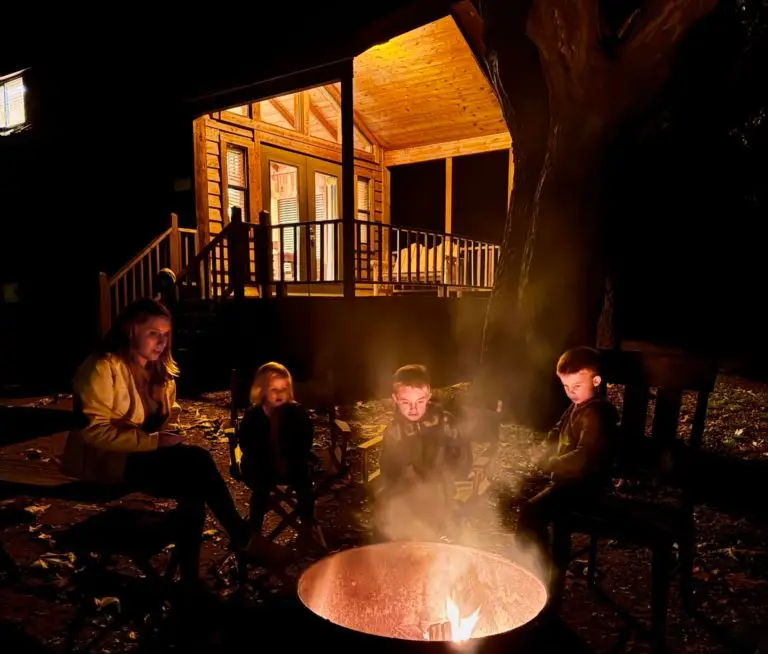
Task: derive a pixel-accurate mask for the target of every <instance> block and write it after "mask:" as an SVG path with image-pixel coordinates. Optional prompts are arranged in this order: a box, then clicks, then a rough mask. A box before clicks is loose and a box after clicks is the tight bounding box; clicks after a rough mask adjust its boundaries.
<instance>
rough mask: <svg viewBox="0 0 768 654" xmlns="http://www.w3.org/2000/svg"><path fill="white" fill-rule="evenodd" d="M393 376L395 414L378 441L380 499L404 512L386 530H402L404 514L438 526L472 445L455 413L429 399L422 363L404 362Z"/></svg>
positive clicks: (447, 511) (467, 464) (468, 461)
mask: <svg viewBox="0 0 768 654" xmlns="http://www.w3.org/2000/svg"><path fill="white" fill-rule="evenodd" d="M392 382H393V383H392V400H393V401H394V403H395V416H394V419H393V420H392V423H391V424H390V425H389V427H388V428H387V430H386V432H385V433H384V440H383V443H382V450H381V459H380V462H379V467H380V471H381V482H382V486H383V488H382V492H381V498H380V499H384V500H385V501H387V502H389V506H390V507H392V506H395V504H394V503H393V501H394V502H397V506H402V507H403V510H404V511H405V510H407V512H408V514H409V516H406V515H401V516H399V517H396V518H395V520H396V521H397V522H400V523H401V525H400V527H401V529H400V530H398V528H397V526H396V525H392V524H390V525H389V527H391V528H390V529H389V531H390V532H391V533H394V532H397V533H402V534H406V533H407V532H408V531H409V530H408V525H406V524H405V523H406V522H408V520H413V521H419V522H424V523H431V525H432V527H434V529H435V530H437V531H441V530H443V529H445V526H446V525H445V522H446V520H447V516H449V514H450V512H451V508H452V503H453V498H454V495H455V484H454V482H455V481H458V480H462V479H466V478H467V476H468V475H469V473H470V471H471V469H472V447H471V444H470V442H469V441H468V440H467V439H466V438H464V436H463V435H462V433H461V430H460V429H459V426H458V424H457V422H456V419H455V418H454V416H453V415H452V414H450V413H448V412H447V411H443V410H440V409H439V408H437V407H435V406H432V405H430V399H431V396H432V390H431V384H430V379H429V373H428V371H427V369H426V368H425V367H424V366H420V365H407V366H403V367H402V368H400V369H399V370H397V372H395V375H394V377H393V380H392ZM398 500H400V501H399V502H398ZM390 522H391V521H390Z"/></svg>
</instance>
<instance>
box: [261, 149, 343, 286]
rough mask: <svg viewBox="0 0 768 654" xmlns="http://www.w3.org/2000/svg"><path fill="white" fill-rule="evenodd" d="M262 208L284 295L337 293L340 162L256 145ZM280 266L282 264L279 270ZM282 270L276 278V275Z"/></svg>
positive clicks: (275, 267) (275, 273)
mask: <svg viewBox="0 0 768 654" xmlns="http://www.w3.org/2000/svg"><path fill="white" fill-rule="evenodd" d="M261 158H262V171H263V180H264V181H263V186H262V193H263V194H264V206H265V208H268V209H269V212H270V216H271V222H272V225H273V226H276V225H281V226H282V227H281V229H273V230H272V270H273V275H274V278H275V279H276V280H282V281H285V282H289V283H290V284H291V285H290V286H289V288H288V291H289V293H290V292H291V291H295V292H297V293H301V294H305V293H312V294H314V293H318V294H322V295H329V294H331V295H333V294H337V293H339V294H340V293H342V290H343V289H342V284H341V282H340V280H339V276H340V273H341V225H340V223H338V222H333V223H331V224H327V225H324V224H322V223H325V222H330V221H338V220H340V218H341V166H339V165H338V164H334V163H330V162H328V161H323V160H321V159H315V158H314V157H309V156H306V155H301V154H298V153H295V152H288V151H286V150H280V149H279V148H273V147H270V146H266V145H262V147H261ZM281 266H282V268H281ZM281 269H282V276H281V274H280V273H281Z"/></svg>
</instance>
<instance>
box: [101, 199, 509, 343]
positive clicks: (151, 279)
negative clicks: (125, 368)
mask: <svg viewBox="0 0 768 654" xmlns="http://www.w3.org/2000/svg"><path fill="white" fill-rule="evenodd" d="M354 238H355V242H354V248H355V257H354V262H355V268H354V276H355V284H356V292H357V293H358V294H365V295H389V294H393V293H407V292H410V291H419V290H425V289H436V290H437V292H438V294H450V293H451V292H456V293H461V292H463V291H481V292H482V291H489V290H490V289H491V288H492V287H493V280H494V277H495V275H496V268H497V265H498V259H499V246H498V245H494V244H492V243H487V242H485V241H479V240H474V239H468V238H464V237H460V236H454V235H451V234H443V233H440V232H435V231H430V230H424V229H409V228H404V227H396V226H393V225H388V224H383V223H373V222H367V221H361V220H356V221H355V224H354ZM343 248H344V242H343V238H342V221H341V220H325V221H315V222H299V223H292V224H281V225H271V224H270V216H269V214H268V213H267V212H265V211H263V212H261V214H260V222H259V224H253V223H244V222H242V220H241V213H240V210H239V209H237V208H235V209H233V210H232V217H231V220H230V223H229V224H228V225H227V226H226V227H225V228H224V229H223V230H222V231H221V232H220V233H218V234H216V236H215V237H214V238H213V239H212V240H211V241H210V242H208V243H207V244H206V245H205V246H204V247H203V248H202V249H199V241H198V234H197V231H196V230H193V229H185V228H182V227H179V226H178V219H177V217H176V215H175V214H172V216H171V226H170V227H169V228H168V229H167V230H166V231H165V232H163V233H162V234H160V235H159V236H158V237H157V238H155V239H154V240H153V241H152V242H151V243H150V244H149V245H147V247H145V248H144V249H143V250H142V251H141V252H139V253H138V254H137V255H136V256H135V257H134V258H133V259H132V260H131V261H129V262H128V263H127V264H126V265H125V266H123V268H121V269H120V270H119V271H118V272H117V273H115V275H113V276H112V277H111V278H108V277H107V276H106V275H105V274H104V273H102V274H101V276H100V286H101V329H102V333H104V332H105V331H106V329H108V328H109V324H110V323H111V320H112V318H113V317H114V316H115V315H117V314H118V313H119V312H120V311H122V310H123V309H124V308H125V307H126V306H127V305H128V304H130V303H131V302H132V301H133V300H135V299H137V298H139V297H147V296H149V297H152V296H155V295H156V294H157V293H158V291H159V289H157V288H156V287H155V286H156V283H157V275H158V273H159V272H160V271H161V270H162V269H163V268H169V269H170V270H172V271H173V272H174V274H175V275H176V284H177V289H178V291H179V294H180V296H181V297H194V298H199V299H204V300H221V299H224V298H227V297H230V296H235V297H239V296H245V295H246V294H252V295H256V296H261V297H264V296H274V295H284V294H293V293H296V294H302V295H304V294H313V293H317V294H322V295H327V294H341V293H342V288H341V286H342V284H343V281H344V270H343V257H342V252H343Z"/></svg>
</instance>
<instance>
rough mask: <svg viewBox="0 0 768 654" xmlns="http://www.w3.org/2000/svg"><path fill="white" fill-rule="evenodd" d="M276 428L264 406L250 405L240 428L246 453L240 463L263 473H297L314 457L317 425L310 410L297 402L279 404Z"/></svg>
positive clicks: (238, 435) (304, 468)
mask: <svg viewBox="0 0 768 654" xmlns="http://www.w3.org/2000/svg"><path fill="white" fill-rule="evenodd" d="M274 416H275V418H276V421H277V422H276V424H277V429H273V428H272V424H271V421H270V418H269V417H268V416H267V414H266V413H264V409H263V408H262V407H261V406H254V407H252V408H251V409H249V410H248V411H247V412H246V414H245V416H244V417H243V421H242V422H241V423H240V428H239V429H238V430H237V438H238V444H239V445H240V449H241V451H242V453H243V459H242V462H241V467H242V468H243V472H244V474H245V473H246V471H248V472H250V473H255V474H260V475H270V476H272V475H274V474H275V473H279V476H294V475H295V474H302V473H304V472H305V470H306V468H307V466H308V465H309V464H310V462H311V461H312V444H313V439H314V428H313V426H312V421H311V420H310V417H309V413H308V412H307V410H306V409H305V408H304V407H303V406H302V405H301V404H298V403H297V402H289V403H287V404H284V405H283V406H281V407H279V408H277V409H276V410H275V414H274Z"/></svg>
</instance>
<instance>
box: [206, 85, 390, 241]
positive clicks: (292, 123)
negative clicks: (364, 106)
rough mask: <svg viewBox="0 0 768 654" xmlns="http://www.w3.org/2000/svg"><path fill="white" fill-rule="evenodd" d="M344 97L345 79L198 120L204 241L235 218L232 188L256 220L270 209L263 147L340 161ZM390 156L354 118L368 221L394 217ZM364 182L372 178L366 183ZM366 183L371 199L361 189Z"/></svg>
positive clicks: (362, 209)
mask: <svg viewBox="0 0 768 654" xmlns="http://www.w3.org/2000/svg"><path fill="white" fill-rule="evenodd" d="M339 100H340V97H339V88H338V84H336V85H325V86H320V87H315V88H312V89H308V90H304V91H299V92H296V93H292V94H288V95H284V96H280V97H277V98H270V99H266V100H262V101H260V102H254V103H251V104H249V105H244V106H241V107H233V108H231V109H229V110H224V111H219V112H215V113H212V114H208V115H206V116H203V117H201V118H198V119H197V120H196V121H195V126H194V127H195V159H196V180H195V181H196V189H197V198H196V204H197V223H198V229H199V231H200V233H201V236H202V237H203V239H204V240H207V239H208V238H209V237H210V236H214V235H216V234H217V233H219V232H220V231H221V229H222V228H223V226H224V225H225V224H226V222H228V217H227V215H226V214H227V207H228V203H227V197H228V194H227V192H226V190H227V188H229V196H233V197H235V198H237V199H238V200H240V201H241V202H244V204H245V207H244V211H243V217H244V219H245V220H247V221H249V222H253V223H256V222H258V215H259V211H261V210H262V209H267V210H269V199H268V197H267V194H268V193H269V190H268V189H264V188H263V186H264V182H263V179H264V174H263V169H262V167H263V162H262V146H269V147H272V148H278V149H280V150H284V151H286V152H288V153H292V154H298V155H304V156H306V157H310V158H312V159H317V160H321V161H325V162H330V163H333V164H338V165H340V164H341V143H340V134H341V120H340V118H341V111H340V108H339ZM383 160H384V153H383V151H382V149H381V147H380V145H379V144H378V142H377V141H376V139H375V137H374V135H373V134H371V133H370V132H369V131H368V130H367V128H366V127H365V125H364V124H363V123H362V121H361V120H360V118H359V116H355V206H356V207H357V209H358V216H359V217H362V214H364V213H366V212H367V219H368V220H372V221H374V222H388V221H389V216H388V212H387V211H386V208H385V201H384V197H385V192H384V183H385V175H384V168H383ZM227 162H228V163H227ZM241 171H243V172H244V173H245V174H244V175H243V174H242V173H241ZM231 177H236V179H230V178H231ZM340 179H341V175H340V171H339V180H340ZM365 180H368V183H367V184H366V185H365V186H363V184H364V182H365ZM365 189H367V190H368V198H367V203H366V199H365V197H364V196H362V195H359V194H358V191H360V192H361V194H362V193H364V190H365ZM340 210H341V207H340V205H339V211H340Z"/></svg>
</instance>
